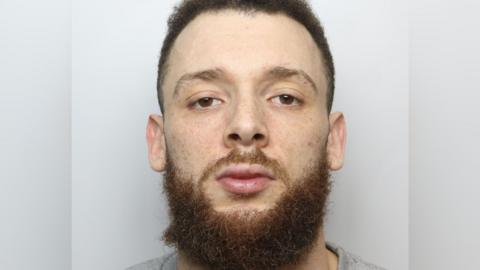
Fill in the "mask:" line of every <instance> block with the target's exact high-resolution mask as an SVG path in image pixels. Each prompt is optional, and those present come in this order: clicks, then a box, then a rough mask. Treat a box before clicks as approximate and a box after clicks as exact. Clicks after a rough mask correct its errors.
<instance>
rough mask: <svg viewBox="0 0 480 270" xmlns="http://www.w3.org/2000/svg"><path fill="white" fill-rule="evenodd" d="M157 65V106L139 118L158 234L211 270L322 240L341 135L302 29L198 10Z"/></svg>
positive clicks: (274, 258)
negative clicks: (161, 213) (165, 221)
mask: <svg viewBox="0 0 480 270" xmlns="http://www.w3.org/2000/svg"><path fill="white" fill-rule="evenodd" d="M167 66H168V70H167V74H166V77H165V81H164V83H163V87H162V88H163V97H164V112H165V114H164V116H163V118H162V117H160V116H151V117H150V119H149V123H148V126H147V140H148V144H149V159H150V164H151V166H152V168H153V169H155V170H157V171H166V177H165V189H166V192H167V197H168V200H169V206H170V214H171V218H172V220H171V224H170V226H169V228H168V229H167V231H166V232H165V240H166V242H167V243H170V244H174V245H176V247H177V248H178V249H179V250H180V251H181V252H183V253H184V254H186V256H187V257H189V258H190V259H192V260H194V261H196V262H197V263H199V264H201V265H205V266H210V267H211V268H214V269H262V270H264V269H277V268H278V267H281V266H285V265H289V264H295V263H298V262H299V261H300V260H301V258H302V256H304V255H305V254H307V253H308V252H309V250H310V249H311V248H312V247H313V246H314V244H315V243H316V241H317V240H318V239H323V238H322V236H321V235H320V236H319V232H320V229H321V226H322V220H323V215H324V206H325V201H326V198H327V195H328V191H329V180H328V177H329V170H336V169H339V168H340V167H341V166H342V162H343V149H344V142H345V123H344V120H343V116H342V114H341V113H333V114H330V115H328V112H327V104H326V91H327V80H326V77H325V75H324V74H325V71H324V68H323V65H322V56H321V53H320V51H319V49H318V48H317V46H316V44H315V43H314V41H313V39H312V38H311V36H310V34H309V33H308V32H307V30H306V29H305V28H304V27H303V26H302V25H300V24H299V23H297V22H296V21H294V20H292V19H290V18H288V17H286V16H284V15H267V14H264V13H260V12H258V13H254V14H249V15H246V14H244V13H240V12H237V11H221V12H217V13H205V14H202V15H200V16H198V17H197V18H196V19H194V20H193V21H192V22H190V23H189V24H188V25H187V27H186V28H185V29H184V30H183V31H182V32H181V34H180V35H179V36H178V38H177V40H176V42H175V44H174V46H173V47H172V51H171V54H170V58H169V61H168V63H167ZM319 237H320V238H319Z"/></svg>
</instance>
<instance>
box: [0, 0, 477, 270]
mask: <svg viewBox="0 0 480 270" xmlns="http://www.w3.org/2000/svg"><path fill="white" fill-rule="evenodd" d="M311 3H312V5H313V6H314V8H315V11H316V13H317V14H318V15H319V17H320V19H321V21H322V22H323V24H324V26H325V28H326V33H327V36H328V39H329V42H330V44H331V47H332V52H333V55H334V59H335V63H336V67H337V92H336V100H335V105H334V109H335V110H339V111H343V112H344V113H345V116H346V120H347V127H348V143H347V156H346V163H345V167H344V169H343V170H342V171H340V172H339V173H336V174H335V175H334V180H335V186H334V191H333V194H332V196H331V200H330V204H329V214H328V217H327V228H326V231H327V238H328V240H329V241H332V242H336V243H338V244H340V245H342V246H343V247H345V248H346V249H347V250H349V251H351V252H353V253H356V254H358V255H360V256H361V257H363V258H364V259H366V260H369V261H372V262H375V263H377V264H380V265H382V266H385V267H387V268H388V269H391V270H395V269H398V270H399V269H412V270H424V269H431V270H438V269H440V270H443V269H445V270H447V269H468V270H470V269H471V270H476V269H480V262H479V261H478V260H477V258H476V257H477V256H476V254H477V252H478V250H480V231H479V230H480V229H479V228H480V214H479V213H480V211H478V209H477V208H478V206H479V205H480V196H478V195H477V193H478V190H480V181H478V180H479V177H478V172H477V170H476V168H478V167H479V165H480V161H479V158H478V155H479V153H480V143H479V141H478V138H479V137H480V124H479V122H480V121H479V120H478V116H479V115H480V109H479V106H478V104H479V100H480V93H479V90H480V89H479V87H478V84H477V80H478V79H477V78H478V77H479V75H480V74H479V70H480V54H479V52H478V51H477V50H478V49H477V48H480V39H479V36H478V35H477V33H478V26H480V19H479V17H478V16H477V14H478V11H479V10H480V4H479V2H478V1H469V0H460V1H455V2H454V1H446V0H440V1H439V0H437V1H433V0H417V1H409V3H407V2H405V1H398V0H397V1H385V0H384V1H380V0H377V1H375V0H364V1H351V0H349V1H346V0H339V1H326V0H321V1H311ZM173 4H174V1H153V0H142V1H126V0H119V1H113V0H102V1H98V0H97V1H93V0H83V1H79V0H72V1H59V0H45V1H40V2H39V1H32V0H18V1H7V0H0V94H1V96H0V166H1V170H0V184H1V186H0V217H1V219H0V220H1V223H0V269H14V270H27V269H41V270H65V269H75V270H97V269H98V270H100V269H101V270H109V269H112V270H114V269H124V268H126V267H127V266H129V265H132V264H135V263H137V262H140V261H143V260H146V259H149V258H152V257H157V256H160V255H162V254H164V253H165V252H168V248H166V247H165V246H164V245H163V244H162V243H161V241H160V240H159V238H160V237H161V235H162V231H163V229H164V228H165V226H166V225H167V224H168V219H167V217H166V205H165V202H164V200H163V197H162V191H161V181H162V179H161V176H160V175H159V174H157V173H154V172H152V171H151V170H150V168H149V166H148V161H147V155H146V144H145V125H146V120H147V117H148V114H150V113H158V111H159V110H158V107H157V104H156V94H155V79H156V75H155V74H156V64H157V61H158V56H159V50H160V47H161V42H162V40H163V36H164V33H165V27H166V18H167V16H168V14H170V12H171V10H172V6H173Z"/></svg>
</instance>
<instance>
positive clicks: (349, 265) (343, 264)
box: [327, 243, 386, 270]
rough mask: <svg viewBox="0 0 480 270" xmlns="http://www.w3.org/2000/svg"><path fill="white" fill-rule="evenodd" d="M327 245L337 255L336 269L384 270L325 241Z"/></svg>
mask: <svg viewBox="0 0 480 270" xmlns="http://www.w3.org/2000/svg"><path fill="white" fill-rule="evenodd" d="M327 247H328V249H330V250H331V251H332V252H333V253H335V254H337V256H338V270H386V269H385V268H382V267H380V266H377V265H374V264H372V263H369V262H366V261H364V260H362V259H361V258H360V257H358V256H357V255H354V254H351V253H349V252H347V251H345V250H344V249H343V248H341V247H339V246H337V245H335V244H332V243H327Z"/></svg>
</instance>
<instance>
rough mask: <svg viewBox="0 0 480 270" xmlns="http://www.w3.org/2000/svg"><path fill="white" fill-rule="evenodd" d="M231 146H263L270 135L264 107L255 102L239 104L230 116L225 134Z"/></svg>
mask: <svg viewBox="0 0 480 270" xmlns="http://www.w3.org/2000/svg"><path fill="white" fill-rule="evenodd" d="M223 139H224V142H225V145H226V146H227V147H229V148H235V147H237V148H250V147H258V148H263V147H265V146H266V145H267V144H268V140H269V135H268V129H267V126H266V124H265V117H264V113H263V111H262V109H261V108H260V106H258V105H257V104H256V103H255V102H244V103H241V104H237V106H236V107H235V108H233V111H232V113H231V114H230V116H229V119H228V124H227V127H226V129H225V133H224V136H223Z"/></svg>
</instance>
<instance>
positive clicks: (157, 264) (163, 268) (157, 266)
mask: <svg viewBox="0 0 480 270" xmlns="http://www.w3.org/2000/svg"><path fill="white" fill-rule="evenodd" d="M175 269H176V253H175V252H174V253H171V254H168V255H165V256H163V257H158V258H155V259H151V260H148V261H145V262H142V263H139V264H136V265H133V266H131V267H129V268H127V269H126V270H175Z"/></svg>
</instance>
